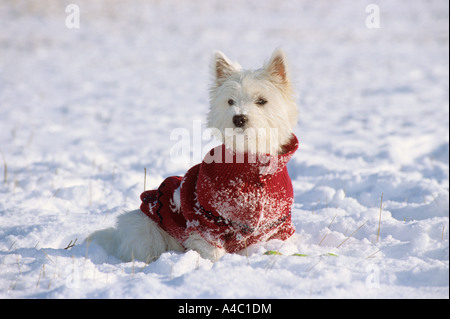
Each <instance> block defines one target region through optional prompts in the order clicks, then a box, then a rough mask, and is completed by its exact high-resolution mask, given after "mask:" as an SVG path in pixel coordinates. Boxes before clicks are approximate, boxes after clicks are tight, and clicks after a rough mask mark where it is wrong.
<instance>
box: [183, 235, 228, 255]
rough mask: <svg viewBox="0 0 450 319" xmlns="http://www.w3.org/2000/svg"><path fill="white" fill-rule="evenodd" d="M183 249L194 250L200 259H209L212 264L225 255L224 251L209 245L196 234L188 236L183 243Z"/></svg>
mask: <svg viewBox="0 0 450 319" xmlns="http://www.w3.org/2000/svg"><path fill="white" fill-rule="evenodd" d="M184 247H186V248H187V249H192V250H195V251H196V252H198V253H199V254H200V256H201V257H202V258H205V259H209V260H211V261H212V262H216V261H219V259H220V258H221V257H222V256H223V255H225V254H226V251H225V249H223V248H218V247H215V246H213V245H211V244H210V243H208V242H207V241H206V240H205V239H203V237H202V236H200V235H199V234H198V233H196V232H193V233H191V234H190V235H189V237H188V239H186V241H185V242H184Z"/></svg>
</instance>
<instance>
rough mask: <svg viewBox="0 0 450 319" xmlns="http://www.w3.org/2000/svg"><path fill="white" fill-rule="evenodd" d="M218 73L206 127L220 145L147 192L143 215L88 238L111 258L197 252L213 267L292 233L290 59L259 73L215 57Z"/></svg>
mask: <svg viewBox="0 0 450 319" xmlns="http://www.w3.org/2000/svg"><path fill="white" fill-rule="evenodd" d="M213 72H214V81H213V84H212V86H211V90H210V111H209V114H208V125H209V127H210V128H213V130H212V131H213V134H214V135H215V136H216V137H217V138H218V139H220V140H221V141H222V142H223V145H221V146H218V147H216V148H214V149H212V150H211V151H210V152H209V153H208V154H207V155H206V156H205V158H204V160H203V161H202V163H200V164H198V165H196V166H194V167H192V168H191V169H190V170H188V172H187V173H186V174H185V175H184V176H183V177H181V176H172V177H168V178H167V179H165V180H164V182H163V183H161V185H160V186H159V188H158V189H157V190H151V191H145V192H144V193H143V194H142V195H141V199H142V205H141V207H140V209H139V210H135V211H131V212H128V213H125V214H123V215H121V216H119V218H118V220H117V227H116V228H109V229H105V230H101V231H97V232H95V233H93V234H92V235H91V236H89V238H88V240H89V241H92V240H94V241H96V242H97V243H98V244H100V245H101V246H103V247H104V249H105V250H106V251H107V252H108V253H109V254H111V255H115V256H117V257H118V258H120V259H122V260H124V261H130V260H132V259H138V260H142V261H145V262H151V261H153V260H155V259H157V258H158V257H159V256H160V255H161V254H162V253H163V252H165V251H170V250H174V251H185V250H189V249H193V250H196V251H198V253H199V254H200V255H201V256H202V257H203V258H208V259H210V260H213V261H216V260H218V259H219V258H220V257H221V256H223V255H224V254H225V253H227V252H228V253H234V252H238V251H241V250H243V249H245V248H246V247H247V246H249V245H251V244H254V243H257V242H261V241H267V240H270V239H281V240H285V239H287V238H289V237H290V236H291V235H292V234H293V233H294V231H295V229H294V226H293V224H292V222H291V206H292V203H293V189H292V183H291V180H290V178H289V175H288V173H287V169H286V164H287V162H288V161H289V159H290V158H291V157H292V155H293V153H294V152H295V151H296V150H297V147H298V141H297V138H296V137H295V135H294V134H293V127H294V126H295V125H296V122H297V106H296V103H295V100H294V97H293V92H292V88H291V84H290V81H289V77H288V69H287V65H286V57H285V54H284V53H283V52H282V51H281V50H276V51H275V52H274V53H273V55H272V57H271V58H270V60H269V61H268V62H267V63H266V64H265V65H264V66H263V67H262V68H261V69H258V70H244V69H242V68H241V66H240V65H239V64H237V63H235V62H231V61H230V60H229V59H228V58H227V57H225V55H224V54H222V53H220V52H217V53H216V54H215V56H214V64H213Z"/></svg>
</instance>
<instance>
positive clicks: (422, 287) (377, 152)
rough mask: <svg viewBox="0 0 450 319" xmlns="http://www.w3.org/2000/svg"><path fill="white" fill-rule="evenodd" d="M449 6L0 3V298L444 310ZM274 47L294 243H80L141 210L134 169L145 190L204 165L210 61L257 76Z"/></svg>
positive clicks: (231, 0) (279, 0)
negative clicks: (139, 254) (290, 121)
mask: <svg viewBox="0 0 450 319" xmlns="http://www.w3.org/2000/svg"><path fill="white" fill-rule="evenodd" d="M70 3H73V4H76V5H77V6H78V8H79V12H80V27H79V28H68V27H67V26H66V18H67V17H68V16H69V15H70V14H73V11H70V10H69V12H68V13H66V6H67V5H68V4H70ZM370 3H374V4H376V5H377V6H378V9H379V26H380V28H368V26H371V25H372V24H373V23H375V24H376V22H377V21H376V19H375V20H372V19H371V17H369V15H371V14H376V10H375V11H373V9H371V8H373V6H372V7H369V8H368V12H366V8H367V5H369V4H370ZM448 6H449V3H448V1H445V0H436V1H392V0H389V1H388V0H385V1H379V0H373V1H372V0H365V1H354V0H348V1H344V0H339V1H294V0H292V1H283V0H273V1H272V0H268V1H257V0H254V1H241V0H239V1H238V0H226V1H217V0H214V1H211V0H202V1H200V0H198V1H176V0H170V1H156V0H154V1H134V0H129V1H107V0H105V1H88V0H71V1H59V0H54V1H49V0H44V1H31V0H30V1H23V0H21V1H13V0H5V1H2V2H1V3H0V164H1V165H0V298H122V297H124V298H316V297H320V298H448V297H449V80H448V76H449V70H448V68H449V58H448V54H449V49H448V43H449V25H448V21H449V17H448V12H449V11H448V10H449V8H448ZM371 10H372V11H371ZM366 19H368V20H367V21H366ZM73 22H75V21H74V20H71V19H70V17H69V20H68V25H69V26H70V25H71V23H73ZM366 22H367V23H366ZM279 46H281V47H283V48H284V49H285V51H286V53H287V55H288V57H289V58H290V64H291V70H292V79H293V81H294V82H295V87H296V88H297V91H298V102H299V106H300V122H299V124H298V127H297V129H296V134H297V136H298V138H299V140H300V148H299V150H298V151H297V153H296V154H295V156H294V158H293V159H292V160H291V161H290V162H289V164H288V169H289V172H290V174H291V177H292V181H293V185H294V191H295V205H294V208H293V212H292V216H293V221H294V223H295V226H296V229H297V237H296V239H295V240H293V241H291V242H289V243H282V242H279V241H273V242H269V243H267V244H261V245H256V246H253V247H249V249H248V251H247V255H248V256H245V254H244V255H238V254H234V255H226V256H225V257H224V258H223V259H222V260H221V261H219V262H217V263H214V264H213V263H211V262H209V261H207V260H204V259H202V258H200V257H199V255H198V254H197V253H195V252H187V253H185V254H180V253H174V252H168V253H165V254H163V255H162V256H161V258H160V259H158V260H157V261H155V262H153V263H151V264H148V265H147V264H145V263H143V262H139V261H135V262H129V263H124V262H121V261H120V260H117V259H115V258H113V257H112V256H108V255H107V254H106V253H105V252H104V251H103V250H102V249H101V248H100V247H98V246H96V245H94V244H92V245H90V246H87V245H85V244H83V240H84V239H85V238H86V236H87V235H89V234H90V233H91V232H93V231H94V230H98V229H101V228H105V227H110V226H111V225H113V224H114V222H115V218H116V217H117V216H118V215H119V214H121V213H123V212H124V211H126V210H130V209H136V208H137V207H138V205H139V204H140V201H139V195H140V193H141V192H142V191H143V189H144V168H146V170H147V180H146V187H147V189H150V188H152V187H156V186H158V185H159V183H160V182H161V181H162V179H163V178H164V177H166V176H170V175H183V174H184V172H185V171H186V170H187V169H188V168H189V167H190V166H192V165H194V164H196V163H197V162H199V161H200V160H201V155H200V153H199V152H198V150H199V149H201V148H202V146H205V145H207V143H208V141H206V140H205V141H202V140H201V137H200V136H199V135H198V134H199V132H200V133H202V132H204V129H202V130H201V131H200V129H199V127H198V123H199V122H200V121H202V123H204V122H205V115H206V112H207V107H208V85H209V80H210V73H209V69H208V66H209V63H210V59H211V57H212V52H213V51H214V50H221V51H223V52H225V53H226V54H227V55H228V56H229V57H230V58H232V59H234V60H238V61H239V62H240V63H241V64H242V65H244V66H246V67H250V68H257V67H259V66H260V65H261V64H262V62H263V61H264V60H265V59H267V58H268V57H269V56H270V54H271V53H272V50H273V49H274V48H275V47H279ZM176 128H184V129H186V132H189V137H190V140H189V141H190V142H189V143H190V144H191V150H192V156H185V157H184V158H183V161H179V160H178V161H176V160H174V159H171V157H170V154H171V148H172V147H173V146H174V145H176V143H177V142H178V141H179V136H177V135H172V138H171V133H172V132H173V130H174V129H176ZM205 147H206V146H205ZM204 151H205V150H203V152H204ZM380 206H381V221H380ZM378 232H379V234H378ZM69 244H71V245H69ZM73 244H75V245H74V246H73V247H68V246H72V245H73ZM64 248H68V249H64ZM266 250H277V251H279V252H281V253H282V254H283V255H264V252H265V251H266ZM291 254H302V255H301V256H292V255H291ZM303 255H306V256H303Z"/></svg>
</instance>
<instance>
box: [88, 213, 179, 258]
mask: <svg viewBox="0 0 450 319" xmlns="http://www.w3.org/2000/svg"><path fill="white" fill-rule="evenodd" d="M88 240H94V241H95V242H97V243H98V244H99V245H101V246H102V247H103V248H104V249H105V250H106V252H107V253H108V254H111V255H114V256H116V257H117V258H120V259H121V260H124V261H131V260H133V259H136V260H141V261H144V262H147V263H150V262H152V261H154V260H156V259H157V258H158V257H159V256H160V255H161V254H162V253H163V252H166V251H169V250H175V251H184V248H183V247H182V246H181V245H180V244H179V243H178V242H177V241H176V240H175V238H173V237H172V236H170V235H169V234H168V233H167V232H165V231H164V230H162V229H161V228H160V227H159V226H158V225H157V224H156V223H155V222H154V221H153V220H151V219H150V218H148V217H147V216H146V215H145V214H144V213H142V212H141V211H140V210H134V211H131V212H128V213H125V214H122V215H120V216H119V217H118V219H117V228H116V229H114V228H108V229H105V230H101V231H98V232H95V233H93V234H92V235H91V236H89V238H88Z"/></svg>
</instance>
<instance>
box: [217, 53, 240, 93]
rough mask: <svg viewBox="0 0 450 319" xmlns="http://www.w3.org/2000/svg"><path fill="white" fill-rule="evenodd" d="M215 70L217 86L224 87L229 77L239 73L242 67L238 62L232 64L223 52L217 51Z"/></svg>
mask: <svg viewBox="0 0 450 319" xmlns="http://www.w3.org/2000/svg"><path fill="white" fill-rule="evenodd" d="M213 70H214V76H215V80H216V83H217V85H222V84H223V82H224V81H225V80H226V79H227V78H228V77H230V76H231V75H233V74H235V73H238V72H239V71H240V70H241V66H240V65H239V64H238V63H236V62H231V61H230V60H229V59H228V58H227V57H226V56H225V54H223V53H222V52H220V51H216V52H215V54H214V65H213Z"/></svg>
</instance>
